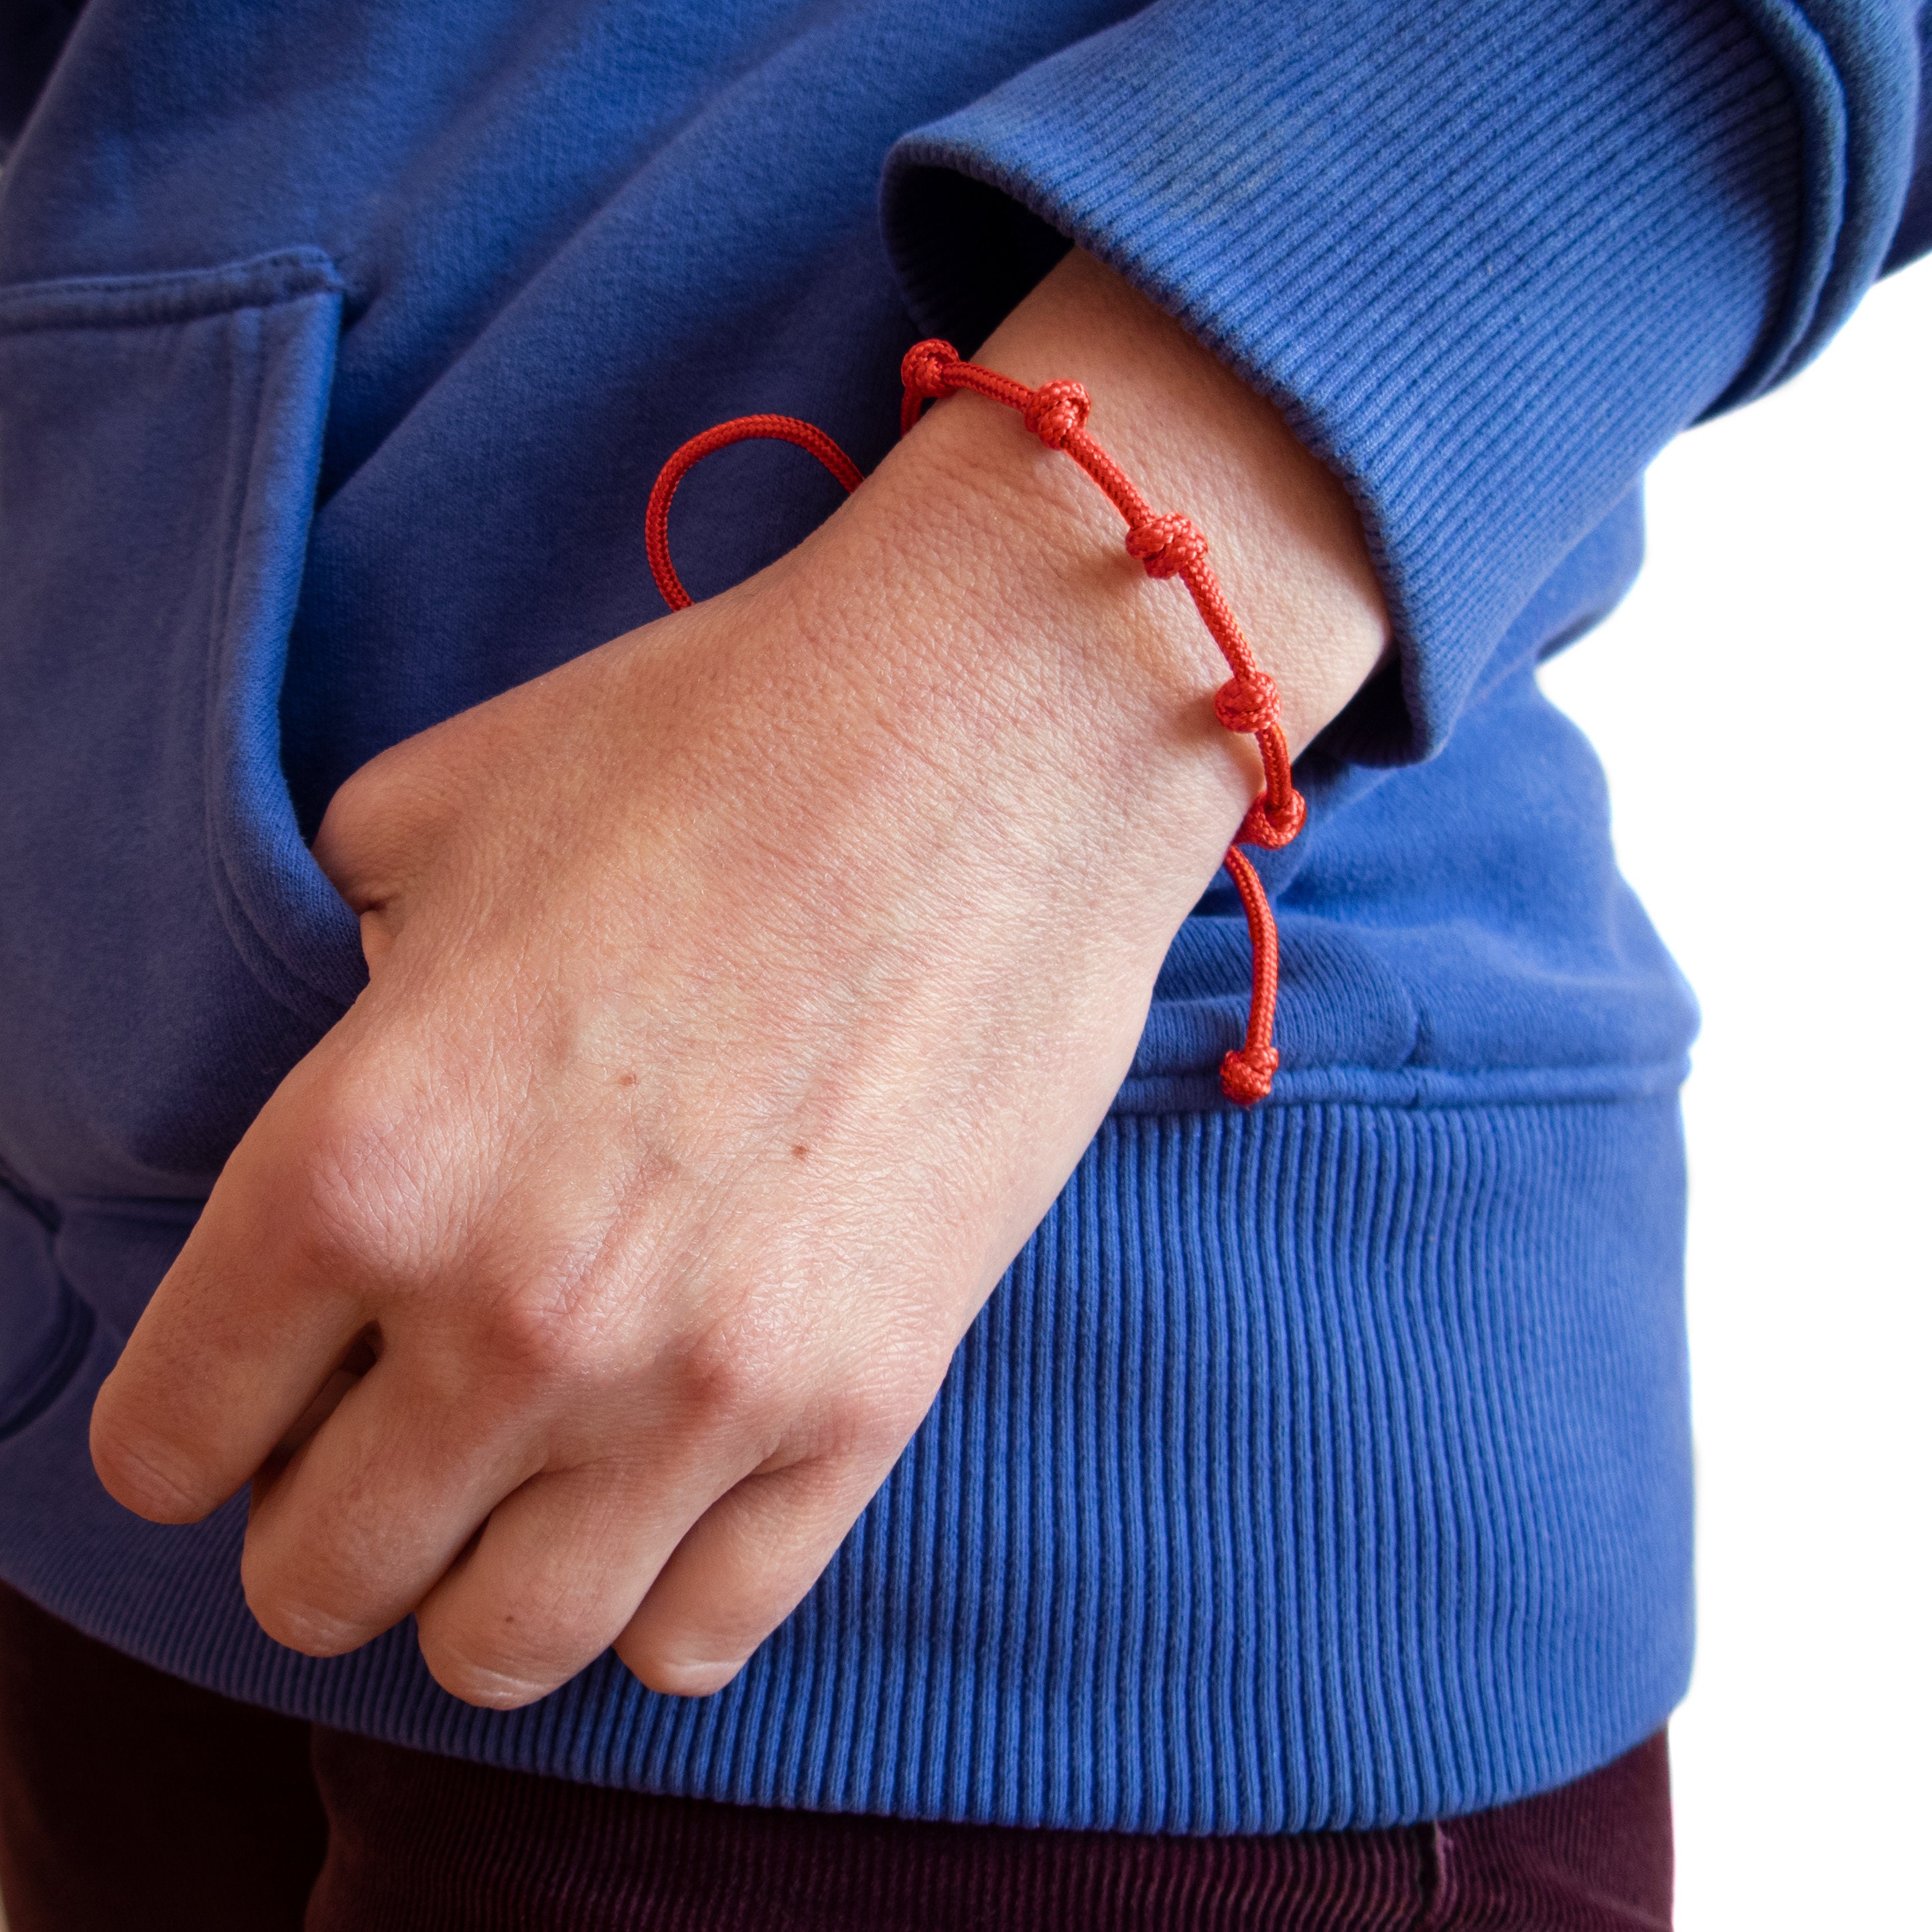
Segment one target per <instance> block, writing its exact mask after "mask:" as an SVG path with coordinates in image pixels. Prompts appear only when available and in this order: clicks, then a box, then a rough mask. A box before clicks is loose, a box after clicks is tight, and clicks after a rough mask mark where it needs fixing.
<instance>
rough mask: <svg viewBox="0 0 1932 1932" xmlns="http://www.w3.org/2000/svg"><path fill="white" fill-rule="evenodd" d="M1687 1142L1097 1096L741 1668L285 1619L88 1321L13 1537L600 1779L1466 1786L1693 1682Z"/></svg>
mask: <svg viewBox="0 0 1932 1932" xmlns="http://www.w3.org/2000/svg"><path fill="white" fill-rule="evenodd" d="M1679 1160H1680V1156H1679V1135H1678V1127H1677V1120H1676V1103H1675V1101H1674V1100H1673V1099H1670V1098H1665V1099H1662V1100H1648V1101H1625V1102H1616V1103H1603V1104H1600V1105H1597V1106H1582V1105H1571V1106H1554V1107H1535V1106H1523V1107H1515V1108H1509V1107H1504V1108H1496V1109H1487V1110H1478V1109H1466V1110H1442V1111H1436V1112H1427V1111H1416V1112H1409V1111H1405V1110H1403V1109H1392V1108H1370V1107H1348V1106H1331V1107H1321V1108H1309V1109H1300V1108H1272V1109H1262V1110H1261V1111H1260V1112H1259V1113H1258V1114H1256V1115H1252V1116H1235V1115H1208V1116H1204V1117H1196V1118H1178V1119H1168V1120H1151V1119H1146V1120H1135V1119H1127V1120H1121V1121H1116V1122H1114V1123H1112V1124H1109V1127H1107V1129H1106V1130H1105V1131H1104V1132H1103V1134H1102V1136H1101V1137H1100V1140H1099V1142H1097V1145H1096V1146H1095V1148H1094V1150H1093V1151H1092V1152H1091V1154H1089V1156H1088V1158H1087V1160H1085V1162H1084V1163H1082V1166H1081V1167H1080V1169H1079V1171H1078V1172H1077V1173H1076V1176H1075V1178H1074V1179H1073V1182H1072V1183H1071V1184H1070V1186H1069V1187H1068V1189H1067V1193H1066V1194H1065V1195H1064V1197H1063V1198H1062V1199H1061V1202H1060V1203H1059V1204H1058V1206H1057V1207H1056V1208H1055V1210H1054V1211H1053V1212H1052V1214H1051V1215H1050V1216H1049V1218H1048V1220H1047V1221H1046V1223H1045V1224H1044V1226H1043V1227H1042V1229H1041V1230H1040V1233H1039V1234H1038V1235H1037V1236H1036V1237H1035V1238H1034V1241H1033V1242H1032V1244H1031V1245H1030V1246H1029V1247H1028V1249H1027V1250H1026V1252H1025V1254H1024V1256H1022V1259H1021V1261H1020V1262H1019V1265H1017V1266H1016V1268H1015V1269H1014V1271H1013V1274H1012V1275H1011V1276H1010V1278H1009V1280H1007V1282H1006V1283H1004V1284H1003V1285H1002V1286H1001V1289H999V1291H998V1292H997V1293H996V1294H995V1297H994V1298H993V1301H992V1303H991V1304H990V1305H989V1307H988V1309H987V1310H986V1313H985V1314H984V1315H983V1316H982V1318H981V1319H980V1322H978V1323H977V1325H975V1327H974V1329H973V1330H972V1331H971V1334H970V1335H969V1336H968V1340H967V1341H966V1343H965V1346H964V1347H963V1348H962V1350H961V1352H960V1355H959V1358H958V1359H957V1361H956V1362H955V1364H954V1365H953V1370H952V1373H951V1374H950V1376H949V1377H948V1378H947V1382H946V1384H945V1385H944V1389H943V1390H942V1391H941V1396H940V1398H939V1400H938V1403H937V1405H936V1406H935V1409H934V1410H933V1412H932V1415H931V1416H930V1417H929V1418H928V1420H927V1421H926V1424H925V1425H924V1427H922V1429H921V1430H919V1433H918V1435H917V1436H916V1437H915V1438H914V1439H913V1443H912V1445H911V1447H910V1448H909V1449H908V1450H907V1453H906V1455H905V1457H904V1460H902V1461H901V1463H900V1465H899V1466H898V1468H897V1469H895V1471H894V1472H893V1474H892V1477H891V1478H890V1479H889V1481H888V1482H887V1483H886V1486H885V1487H884V1489H883V1490H881V1491H880V1494H879V1496H878V1497H877V1499H876V1500H875V1501H874V1502H873V1504H872V1505H871V1507H870V1508H868V1510H867V1511H866V1512H865V1514H864V1515H863V1516H862V1517H861V1518H860V1520H859V1524H858V1526H857V1527H856V1529H854V1531H853V1533H852V1535H851V1536H850V1538H848V1540H847V1542H846V1544H845V1545H844V1547H843V1549H842V1550H841V1552H840V1553H839V1555H838V1557H837V1559H835V1562H833V1564H832V1567H831V1568H830V1569H829V1571H827V1572H826V1575H825V1577H824V1578H823V1580H822V1581H821V1582H820V1584H819V1585H818V1586H817V1588H816V1589H814V1591H813V1592H811V1595H809V1596H808V1598H806V1600H805V1603H804V1604H803V1605H802V1607H800V1609H799V1610H798V1612H797V1613H795V1614H794V1615H793V1617H792V1618H791V1619H790V1621H789V1622H787V1623H786V1624H785V1625H784V1626H783V1628H781V1630H780V1631H779V1632H778V1634H777V1635H776V1636H775V1637H773V1638H772V1640H770V1641H769V1643H767V1644H766V1646H764V1648H763V1649H762V1650H760V1652H758V1653H757V1655H756V1657H754V1659H753V1661H752V1662H751V1665H750V1667H748V1670H746V1671H745V1673H744V1675H743V1676H742V1677H741V1678H739V1679H738V1680H737V1681H736V1682H735V1683H734V1684H733V1685H732V1686H731V1687H730V1688H729V1689H727V1691H724V1692H722V1693H721V1694H719V1695H718V1696H717V1697H710V1698H706V1699H702V1700H695V1701H681V1700H676V1699H670V1698H661V1697H653V1696H651V1695H649V1694H646V1693H645V1692H643V1691H641V1690H640V1688H638V1687H637V1685H636V1684H635V1683H634V1681H633V1680H631V1679H630V1678H629V1677H628V1676H627V1675H626V1674H625V1673H624V1671H623V1670H622V1668H621V1667H619V1665H617V1664H616V1662H615V1661H614V1660H613V1659H610V1658H606V1659H605V1660H604V1661H603V1662H602V1663H601V1664H598V1665H597V1666H595V1667H593V1668H592V1670H589V1671H588V1672H586V1673H585V1674H584V1675H583V1676H582V1677H580V1678H579V1679H577V1680H576V1681H575V1682H573V1683H572V1684H571V1685H568V1687H566V1688H565V1689H564V1690H562V1691H559V1692H558V1693H557V1694H556V1695H554V1696H553V1697H550V1698H548V1699H546V1700H544V1702H543V1703H540V1704H538V1705H537V1706H533V1707H532V1708H531V1709H529V1710H527V1711H524V1712H518V1713H515V1714H513V1715H508V1716H502V1715H493V1714H491V1713H488V1712H481V1711H478V1710H474V1709H470V1708H469V1707H468V1706H463V1705H461V1704H459V1703H456V1702H455V1700H453V1699H452V1698H450V1697H448V1696H446V1694H444V1693H443V1692H442V1691H440V1690H439V1689H437V1688H436V1686H435V1685H434V1683H433V1682H431V1679H429V1677H428V1675H427V1673H425V1670H423V1667H422V1663H421V1661H420V1660H419V1658H418V1656H417V1654H416V1647H415V1644H414V1641H413V1637H412V1634H411V1633H410V1630H409V1629H408V1628H407V1627H404V1628H400V1629H398V1630H397V1631H394V1632H392V1634H390V1635H389V1637H386V1638H384V1639H382V1640H380V1641H379V1642H377V1643H374V1644H373V1645H371V1646H368V1648H367V1649H364V1650H362V1651H359V1652H356V1654H355V1655H353V1656H350V1657H347V1658H342V1659H340V1660H338V1661H334V1662H331V1663H316V1662H312V1661H308V1660H306V1659H304V1658H299V1657H296V1655H293V1653H291V1652H287V1651H284V1650H281V1649H278V1647H277V1646H275V1645H274V1644H272V1643H270V1642H269V1640H267V1639H266V1637H263V1635H262V1634H261V1633H260V1631H258V1630H257V1628H255V1627H254V1625H253V1623H252V1622H251V1621H250V1619H248V1615H247V1613H246V1610H245V1607H243V1605H242V1601H241V1599H240V1595H239V1588H238V1586H237V1585H236V1581H235V1559H236V1553H237V1547H238V1545H239V1537H240V1531H241V1523H240V1520H239V1517H238V1516H237V1514H236V1512H235V1511H233V1510H232V1509H231V1510H230V1511H227V1512H226V1513H224V1514H223V1515H222V1516H221V1517H217V1518H216V1519H214V1520H211V1522H210V1523H208V1524H206V1525H204V1526H201V1527H199V1528H198V1529H192V1530H187V1531H183V1530H175V1529H160V1528H156V1527H154V1526H150V1525H147V1524H144V1523H139V1522H137V1521H136V1520H135V1519H134V1518H133V1517H130V1516H128V1515H127V1514H126V1513H125V1512H124V1511H120V1510H119V1509H118V1508H115V1505H113V1504H112V1503H111V1502H109V1501H108V1500H107V1499H106V1497H105V1496H103V1495H102V1494H101V1492H100V1491H99V1490H98V1487H95V1486H94V1485H93V1484H92V1483H91V1482H90V1481H89V1480H88V1478H87V1474H86V1416H87V1409H88V1406H89V1401H90V1400H91V1397H92V1388H93V1386H94V1385H95V1383H96V1382H98V1379H99V1378H100V1377H101V1375H102V1374H104V1373H105V1371H106V1369H107V1366H108V1365H109V1363H110V1361H111V1359H112V1346H111V1343H110V1340H109V1339H108V1338H107V1337H105V1336H104V1337H101V1338H99V1339H98V1340H97V1343H96V1345H95V1352H94V1354H93V1355H92V1357H91V1358H90V1359H89V1364H88V1365H87V1370H86V1373H84V1374H83V1376H82V1377H81V1378H80V1379H79V1381H77V1382H76V1384H75V1385H74V1387H73V1388H71V1391H69V1392H68V1394H67V1395H66V1396H65V1397H63V1398H62V1400H61V1401H60V1402H59V1403H56V1404H55V1406H54V1407H53V1408H52V1409H50V1410H49V1412H48V1413H47V1414H46V1415H45V1416H43V1418H41V1420H40V1422H39V1423H38V1424H37V1425H36V1426H35V1427H34V1428H32V1429H31V1430H27V1431H25V1432H23V1433H22V1434H21V1435H20V1436H17V1437H16V1438H15V1439H13V1441H11V1442H8V1443H6V1444H5V1445H0V1492H4V1493H5V1494H6V1495H7V1497H8V1511H7V1520H8V1527H7V1539H8V1541H7V1547H6V1550H5V1559H6V1562H7V1571H8V1574H9V1575H10V1577H12V1578H13V1580H15V1581H16V1582H17V1583H19V1584H20V1586H21V1587H23V1588H24V1589H26V1590H27V1591H28V1592H29V1593H30V1594H31V1595H34V1596H35V1597H36V1598H38V1599H39V1600H40V1601H43V1602H44V1603H46V1604H49V1605H50V1606H51V1607H53V1608H54V1609H55V1610H58V1611H59V1612H60V1613H62V1615H63V1616H68V1617H70V1618H71V1619H73V1620H74V1621H75V1622H77V1623H79V1624H80V1625H81V1626H82V1627H83V1628H86V1629H89V1630H91V1631H96V1632H98V1633H101V1634H111V1635H112V1636H113V1638H114V1640H115V1641H116V1642H118V1643H124V1644H126V1645H127V1646H128V1647H129V1648H131V1649H134V1650H136V1652H137V1653H138V1654H139V1655H142V1656H145V1657H146V1658H148V1659H149V1661H153V1662H157V1663H160V1664H163V1665H165V1666H166V1667H167V1668H169V1669H170V1670H177V1671H179V1672H180V1673H181V1674H183V1675H184V1676H188V1677H190V1678H193V1679H195V1680H196V1682H201V1683H204V1684H207V1685H211V1686H213V1687H214V1688H218V1689H221V1690H225V1691H229V1692H230V1693H232V1694H234V1695H236V1696H238V1697H245V1698H248V1699H250V1700H254V1701H257V1702H260V1703H267V1704H270V1705H272V1706H275V1707H276V1708H278V1709H284V1710H288V1711H293V1712H301V1713H303V1714H305V1715H310V1716H313V1717H316V1718H321V1719H323V1721H326V1722H329V1723H331V1724H338V1725H341V1726H344V1727H348V1728H350V1729H356V1730H370V1731H372V1732H374V1733H377V1734H379V1735H383V1736H389V1737H391V1738H393V1739H396V1740H398V1742H405V1743H411V1744H415V1745H420V1746H422V1747H424V1748H429V1749H433V1750H440V1751H452V1752H455V1753H457V1754H460V1755H463V1756H467V1757H478V1758H481V1759H484V1760H487V1761H489V1762H490V1763H498V1764H503V1765H508V1766H520V1767H523V1768H526V1769H541V1770H547V1771H551V1772H559V1773H562V1774H563V1775H567V1776H570V1777H573V1778H585V1779H589V1780H591V1781H595V1782H598V1783H607V1784H624V1785H628V1786H631V1787H635V1788H637V1789H640V1790H660V1791H671V1792H682V1793H688V1794H690V1795H693V1796H707V1797H712V1798H719V1799H730V1800H733V1801H736V1802H740V1803H747V1804H756V1805H807V1806H812V1807H816V1808H823V1809H826V1810H832V1811H883V1812H890V1813H894V1814H900V1815H903V1816H910V1817H934V1818H941V1817H951V1818H957V1819H968V1820H986V1821H989V1822H995V1823H1018V1824H1032V1825H1038V1824H1054V1825H1074V1824H1082V1825H1097V1826H1113V1827H1118V1828H1122V1829H1133V1830H1139V1831H1164V1832H1211V1831H1220V1832H1227V1831H1240V1832H1257V1831H1262V1832H1272V1831H1283V1830H1299V1829H1308V1828H1310V1827H1315V1826H1335V1825H1366V1824H1372V1823H1385V1822H1388V1821H1391V1820H1403V1819H1412V1818H1421V1817H1433V1816H1436V1815H1439V1814H1442V1813H1445V1812H1452V1811H1469V1810H1472V1809H1476V1808H1481V1807H1484V1806H1487V1805H1494V1804H1497V1803H1499V1802H1502V1801H1504V1800H1505V1799H1510V1798H1513V1797H1515V1796H1518V1795H1520V1794H1521V1793H1526V1792H1530V1791H1535V1790H1541V1789H1545V1788H1547V1787H1550V1786H1553V1785H1556V1784H1562V1783H1564V1782H1565V1781H1567V1780H1568V1779H1569V1778H1573V1777H1574V1776H1576V1775H1579V1774H1580V1773H1581V1772H1583V1771H1586V1770H1587V1769H1589V1768H1590V1767H1591V1766H1593V1765H1596V1764H1599V1763H1604V1762H1605V1761H1606V1760H1608V1759H1609V1758H1610V1757H1614V1756H1616V1754H1617V1753H1618V1752H1619V1751H1623V1750H1625V1749H1627V1748H1629V1747H1630V1746H1631V1745H1634V1743H1636V1742H1637V1741H1638V1740H1639V1739H1642V1738H1643V1737H1645V1736H1648V1735H1649V1733H1651V1732H1652V1731H1654V1730H1656V1729H1657V1728H1658V1726H1659V1725H1660V1724H1661V1722H1662V1721H1663V1719H1664V1716H1665V1715H1667V1713H1668V1712H1669V1711H1670V1709H1671V1707H1672V1706H1673V1704H1674V1703H1676V1700H1677V1698H1678V1697H1679V1696H1680V1695H1681V1694H1682V1690H1683V1688H1684V1683H1685V1677H1686V1675H1687V1673H1688V1668H1689V1663H1690V1642H1691V1631H1690V1625H1689V1616H1688V1604H1689V1565H1690V1522H1689V1476H1690V1472H1689V1463H1688V1454H1689V1451H1688V1439H1687V1436H1686V1432H1685V1367H1684V1358H1683V1334H1682V1308H1681V1303H1680V1296H1679V1286H1680V1283H1679V1268H1680V1256H1679V1249H1678V1241H1679V1227H1680V1220H1681V1211H1682V1192H1681V1190H1682V1175H1681V1169H1680V1166H1679ZM16 1212H17V1211H16ZM18 1218H20V1219H24V1217H18ZM102 1234H103V1231H102V1229H101V1226H100V1225H99V1224H98V1223H92V1224H91V1225H90V1223H89V1217H86V1215H85V1214H77V1215H75V1216H74V1217H73V1223H72V1226H71V1229H70V1231H69V1232H68V1237H67V1238H66V1239H65V1240H64V1241H63V1243H62V1247H61V1252H62V1259H63V1261H64V1262H65V1265H67V1267H68V1270H69V1272H70V1274H71V1275H73V1276H74V1278H75V1279H76V1280H77V1285H78V1286H81V1287H82V1288H83V1289H86V1291H87V1292H89V1295H90V1296H91V1297H92V1298H95V1299H96V1300H98V1301H109V1300H110V1299H112V1300H117V1301H121V1302H122V1303H123V1304H124V1303H125V1301H127V1299H128V1298H129V1296H128V1292H127V1285H126V1284H121V1285H120V1286H118V1292H115V1293H114V1294H113V1295H110V1292H109V1287H108V1284H107V1283H106V1282H105V1281H104V1280H87V1279H85V1278H83V1277H82V1276H81V1274H80V1270H82V1269H83V1268H85V1269H87V1270H88V1271H90V1272H91V1273H92V1274H93V1275H94V1276H95V1277H100V1276H102V1275H104V1274H106V1273H107V1272H108V1271H110V1270H111V1269H112V1268H113V1265H114V1262H115V1253H116V1250H115V1247H113V1243H112V1241H111V1240H108V1241H104V1240H103V1238H102ZM120 1252H121V1253H123V1254H124V1255H126V1254H128V1253H131V1251H130V1250H121V1251H120ZM136 1260H137V1261H138V1263H139V1265H142V1266H145V1267H148V1268H151V1267H152V1265H153V1261H154V1257H153V1256H152V1254H151V1253H149V1254H148V1255H145V1256H137V1257H136ZM51 1279H52V1277H51V1276H49V1280H51ZM135 1298H136V1299H138V1296H136V1297H135ZM130 1611H132V1612H134V1613H135V1614H133V1615H132V1616H130Z"/></svg>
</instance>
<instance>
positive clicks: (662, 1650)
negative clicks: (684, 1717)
mask: <svg viewBox="0 0 1932 1932" xmlns="http://www.w3.org/2000/svg"><path fill="white" fill-rule="evenodd" d="M748 1661H750V1660H749V1659H748V1658H745V1657H736V1658H725V1659H719V1658H707V1657H701V1656H694V1655H690V1654H688V1653H687V1652H682V1651H680V1650H679V1649H676V1648H674V1647H670V1646H660V1645H647V1646H640V1645H635V1644H633V1645H631V1646H627V1647H626V1649H625V1651H624V1652H623V1663H624V1667H625V1669H626V1670H628V1671H629V1672H630V1673H631V1676H633V1677H634V1678H636V1679H637V1682H639V1683H640V1684H641V1685H643V1687H644V1688H645V1689H646V1690H647V1691H659V1692H661V1693H662V1694H663V1695H664V1696H665V1697H715V1695H716V1694H718V1692H719V1691H721V1690H723V1689H724V1687H725V1685H727V1684H729V1683H730V1682H731V1680H732V1679H733V1678H734V1677H736V1676H737V1675H738V1673H739V1672H740V1671H741V1670H743V1669H744V1667H745V1664H747V1663H748Z"/></svg>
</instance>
